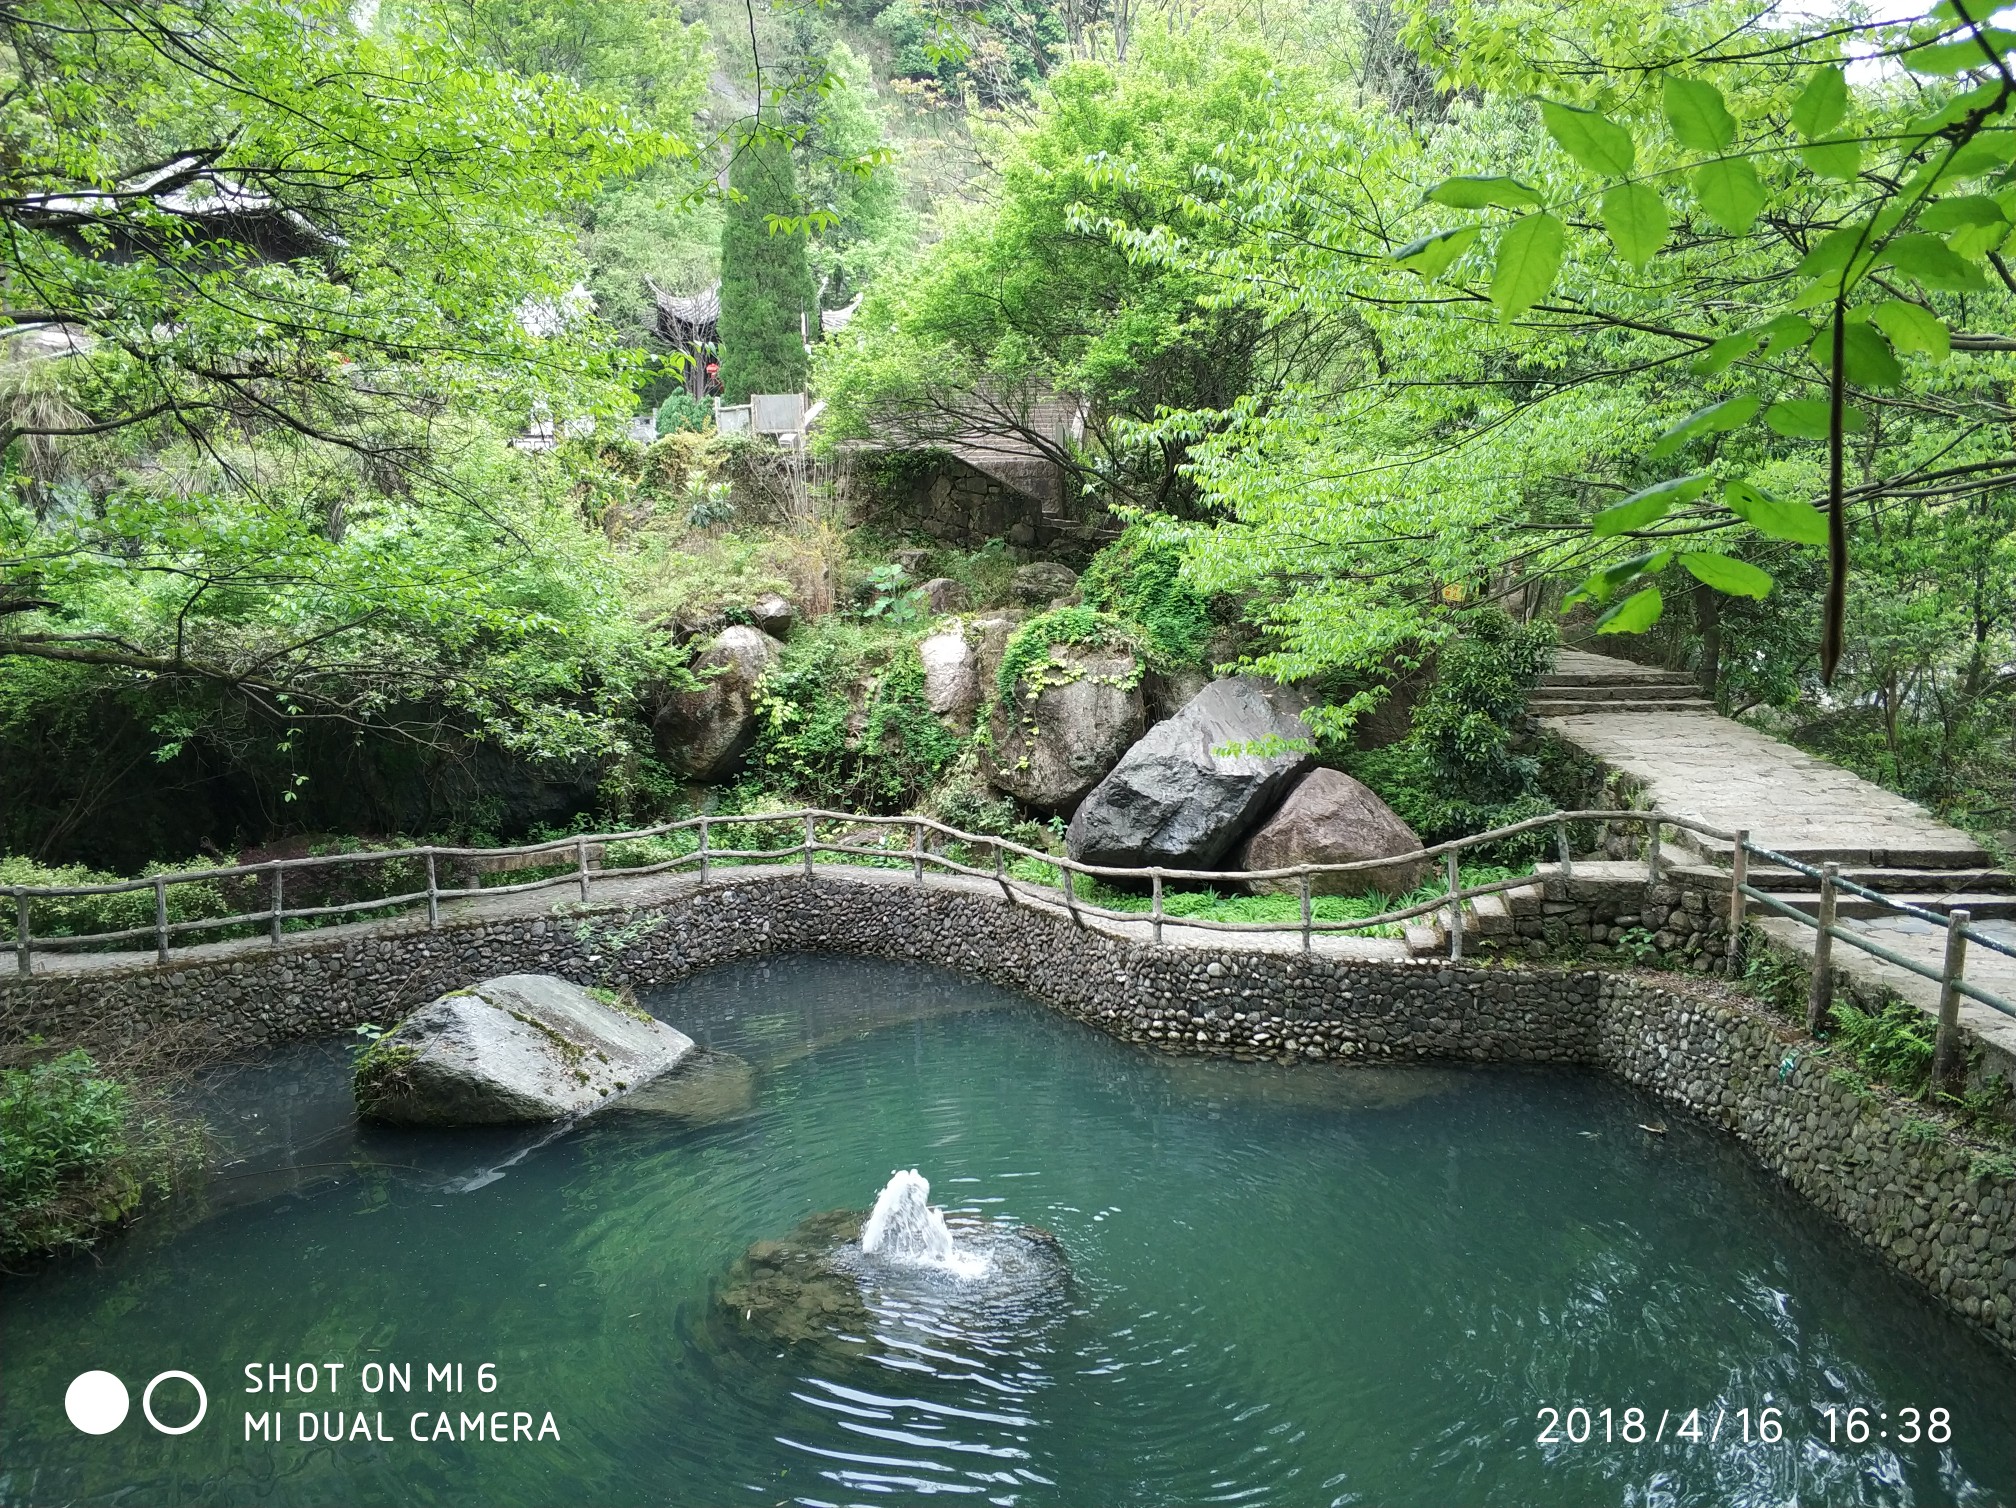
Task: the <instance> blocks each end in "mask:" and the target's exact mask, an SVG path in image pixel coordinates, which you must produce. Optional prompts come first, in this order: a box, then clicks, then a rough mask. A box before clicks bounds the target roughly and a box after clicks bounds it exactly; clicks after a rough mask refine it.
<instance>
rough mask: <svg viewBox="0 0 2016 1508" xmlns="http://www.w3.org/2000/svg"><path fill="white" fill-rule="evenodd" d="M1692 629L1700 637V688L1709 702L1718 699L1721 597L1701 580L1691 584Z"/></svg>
mask: <svg viewBox="0 0 2016 1508" xmlns="http://www.w3.org/2000/svg"><path fill="white" fill-rule="evenodd" d="M1694 628H1695V631H1696V632H1697V633H1699V634H1700V635H1701V671H1700V675H1701V687H1702V689H1703V690H1704V691H1706V692H1707V693H1708V699H1709V700H1710V701H1719V700H1720V699H1721V697H1720V693H1721V685H1722V596H1721V593H1719V592H1717V591H1716V590H1715V589H1714V588H1713V587H1711V586H1710V585H1708V583H1707V582H1705V581H1697V582H1695V583H1694Z"/></svg>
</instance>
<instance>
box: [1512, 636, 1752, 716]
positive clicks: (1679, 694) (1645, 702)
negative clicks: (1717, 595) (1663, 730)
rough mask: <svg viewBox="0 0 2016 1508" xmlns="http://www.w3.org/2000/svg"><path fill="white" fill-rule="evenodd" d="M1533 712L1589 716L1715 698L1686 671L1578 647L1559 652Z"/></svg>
mask: <svg viewBox="0 0 2016 1508" xmlns="http://www.w3.org/2000/svg"><path fill="white" fill-rule="evenodd" d="M1527 711H1529V712H1530V713H1532V715H1533V716H1535V717H1586V716H1589V715H1591V714H1597V713H1614V712H1703V713H1709V714H1713V713H1714V711H1715V706H1714V703H1712V702H1710V701H1709V700H1708V699H1707V698H1706V697H1705V696H1703V695H1702V694H1701V688H1700V686H1699V685H1698V684H1696V682H1695V680H1694V677H1693V676H1691V675H1689V674H1687V672H1686V671H1684V670H1657V669H1654V668H1652V667H1650V666H1646V665H1633V664H1631V663H1629V662H1628V661H1625V660H1612V659H1608V658H1606V657H1604V656H1602V655H1593V654H1588V653H1585V652H1584V651H1582V650H1578V649H1563V650H1559V651H1557V652H1556V654H1555V656H1554V668H1553V670H1551V671H1549V672H1548V673H1547V674H1546V675H1545V676H1543V677H1541V679H1540V684H1539V685H1538V686H1537V687H1536V688H1535V689H1534V692H1533V697H1532V701H1531V702H1530V704H1529V705H1528V707H1527Z"/></svg>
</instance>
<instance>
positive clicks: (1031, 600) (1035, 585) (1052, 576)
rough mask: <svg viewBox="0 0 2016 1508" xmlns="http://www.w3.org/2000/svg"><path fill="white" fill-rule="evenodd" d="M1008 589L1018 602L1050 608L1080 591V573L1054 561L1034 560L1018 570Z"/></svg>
mask: <svg viewBox="0 0 2016 1508" xmlns="http://www.w3.org/2000/svg"><path fill="white" fill-rule="evenodd" d="M1008 589H1009V591H1011V592H1013V593H1014V594H1015V599H1016V600H1017V601H1018V602H1026V603H1028V604H1030V605H1031V606H1032V607H1048V606H1049V605H1050V604H1051V603H1052V602H1055V601H1056V600H1057V599H1058V598H1059V597H1068V596H1070V595H1071V594H1072V593H1073V592H1075V591H1077V590H1078V573H1077V572H1076V571H1074V570H1072V569H1071V567H1069V566H1067V565H1059V564H1058V563H1057V562H1056V561H1054V560H1032V561H1030V562H1029V564H1027V565H1025V566H1022V567H1020V568H1019V569H1017V570H1016V572H1015V575H1014V577H1013V579H1012V580H1011V581H1010V583H1009V587H1008Z"/></svg>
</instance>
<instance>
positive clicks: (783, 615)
mask: <svg viewBox="0 0 2016 1508" xmlns="http://www.w3.org/2000/svg"><path fill="white" fill-rule="evenodd" d="M749 621H750V622H751V623H753V624H754V625H755V626H756V628H757V629H758V630H759V631H760V632H762V633H766V634H768V635H769V636H770V637H771V638H773V639H788V638H790V637H791V630H792V629H794V628H796V627H797V626H798V609H797V608H795V607H793V606H792V605H791V604H790V602H788V601H787V600H785V599H784V598H782V597H780V596H778V595H777V594H776V593H775V592H769V593H766V594H765V595H763V596H761V597H758V598H757V599H756V601H755V602H754V603H753V604H752V605H751V606H750V608H749Z"/></svg>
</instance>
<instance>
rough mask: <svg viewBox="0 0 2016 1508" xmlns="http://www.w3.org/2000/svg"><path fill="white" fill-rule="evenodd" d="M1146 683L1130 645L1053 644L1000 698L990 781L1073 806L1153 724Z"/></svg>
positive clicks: (1029, 798)
mask: <svg viewBox="0 0 2016 1508" xmlns="http://www.w3.org/2000/svg"><path fill="white" fill-rule="evenodd" d="M1140 682H1141V665H1140V662H1139V661H1138V660H1136V659H1135V657H1134V655H1133V654H1132V653H1130V652H1129V651H1127V650H1124V649H1109V648H1105V647H1102V646H1098V645H1089V644H1058V645H1053V646H1051V650H1050V656H1049V658H1048V659H1047V660H1045V661H1044V662H1042V663H1041V664H1039V665H1037V666H1035V667H1033V668H1032V669H1031V670H1029V671H1027V672H1025V673H1024V674H1023V675H1022V676H1021V677H1020V678H1019V679H1018V680H1017V681H1016V683H1015V690H1014V695H1013V697H1011V698H1009V699H1008V700H1007V701H1006V702H1001V701H997V702H996V703H995V705H994V710H993V712H992V713H991V714H990V721H989V731H990V732H991V734H992V736H993V741H994V742H993V748H992V749H991V750H990V751H989V754H988V759H987V783H988V784H989V785H992V786H993V787H994V788H995V789H996V790H1002V791H1006V792H1008V794H1009V795H1011V796H1014V797H1015V798H1016V799H1017V800H1020V801H1024V802H1027V803H1028V804H1029V805H1030V806H1033V807H1038V808H1040V809H1042V810H1043V811H1048V812H1068V811H1070V810H1071V809H1072V808H1073V807H1075V806H1076V805H1077V804H1078V802H1079V801H1080V800H1081V799H1082V798H1083V797H1084V795H1085V793H1086V792H1087V791H1089V790H1091V789H1092V788H1093V787H1094V786H1095V785H1097V784H1098V783H1099V782H1100V780H1101V779H1103V778H1104V777H1105V775H1106V772H1107V771H1109V770H1111V769H1112V768H1113V766H1114V765H1115V764H1116V763H1118V762H1119V759H1120V756H1121V755H1123V754H1125V753H1126V752H1127V749H1128V746H1129V745H1131V744H1132V743H1133V742H1134V740H1135V739H1137V738H1139V737H1140V736H1141V730H1142V729H1143V728H1144V727H1146V726H1147V712H1146V709H1145V707H1144V705H1143V703H1142V700H1141V684H1140Z"/></svg>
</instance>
